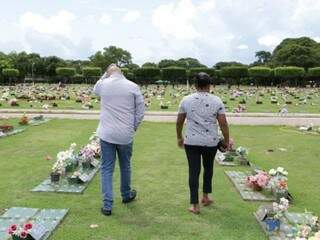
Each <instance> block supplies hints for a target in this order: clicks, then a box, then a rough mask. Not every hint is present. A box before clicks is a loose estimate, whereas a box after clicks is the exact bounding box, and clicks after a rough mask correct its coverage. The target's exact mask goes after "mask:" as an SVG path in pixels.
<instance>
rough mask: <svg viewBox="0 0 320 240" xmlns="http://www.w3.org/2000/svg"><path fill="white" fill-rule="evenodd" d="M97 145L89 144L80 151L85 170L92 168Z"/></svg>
mask: <svg viewBox="0 0 320 240" xmlns="http://www.w3.org/2000/svg"><path fill="white" fill-rule="evenodd" d="M95 147H96V146H95V145H93V144H87V145H86V146H85V147H83V148H82V149H81V150H80V161H81V165H82V168H83V169H90V168H92V164H91V163H92V161H93V160H94V159H95V155H96V151H95V150H96V149H95Z"/></svg>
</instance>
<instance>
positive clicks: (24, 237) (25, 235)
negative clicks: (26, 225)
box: [19, 231, 28, 239]
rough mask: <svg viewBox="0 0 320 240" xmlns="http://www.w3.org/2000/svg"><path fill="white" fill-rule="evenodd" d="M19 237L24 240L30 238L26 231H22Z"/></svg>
mask: <svg viewBox="0 0 320 240" xmlns="http://www.w3.org/2000/svg"><path fill="white" fill-rule="evenodd" d="M19 237H20V238H22V239H26V238H27V237H28V233H27V232H26V231H22V232H21V233H20V236H19Z"/></svg>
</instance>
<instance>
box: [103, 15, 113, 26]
mask: <svg viewBox="0 0 320 240" xmlns="http://www.w3.org/2000/svg"><path fill="white" fill-rule="evenodd" d="M111 22H112V17H111V15H109V14H106V13H104V14H102V16H101V17H100V23H102V24H103V25H109V24H110V23H111Z"/></svg>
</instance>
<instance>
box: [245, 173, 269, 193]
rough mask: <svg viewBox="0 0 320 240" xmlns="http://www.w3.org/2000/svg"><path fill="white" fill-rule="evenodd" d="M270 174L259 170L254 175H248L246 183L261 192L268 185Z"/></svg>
mask: <svg viewBox="0 0 320 240" xmlns="http://www.w3.org/2000/svg"><path fill="white" fill-rule="evenodd" d="M269 180H270V176H269V175H268V173H266V172H264V171H259V172H258V173H256V174H255V175H251V176H248V177H247V179H246V185H247V186H248V187H250V188H252V189H253V190H254V191H259V192H261V191H262V190H263V189H265V188H266V187H267V186H268V183H269Z"/></svg>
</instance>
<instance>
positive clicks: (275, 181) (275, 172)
mask: <svg viewBox="0 0 320 240" xmlns="http://www.w3.org/2000/svg"><path fill="white" fill-rule="evenodd" d="M269 174H270V176H271V179H270V187H271V189H272V191H273V193H274V194H275V195H276V197H277V199H278V200H279V199H280V198H281V197H287V195H288V177H287V176H288V172H287V171H286V170H285V169H284V168H283V167H278V168H277V169H271V170H270V171H269Z"/></svg>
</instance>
